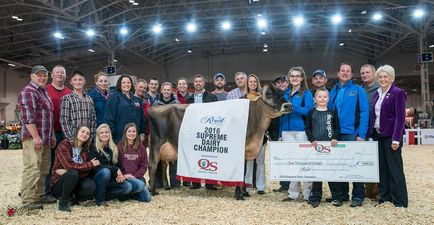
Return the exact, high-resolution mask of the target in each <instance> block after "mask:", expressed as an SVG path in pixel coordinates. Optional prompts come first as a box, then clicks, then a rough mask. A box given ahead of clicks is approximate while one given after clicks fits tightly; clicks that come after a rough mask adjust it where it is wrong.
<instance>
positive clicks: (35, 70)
mask: <svg viewBox="0 0 434 225" xmlns="http://www.w3.org/2000/svg"><path fill="white" fill-rule="evenodd" d="M39 71H45V72H46V73H48V70H47V68H45V66H42V65H36V66H34V67H33V68H32V74H36V73H37V72H39Z"/></svg>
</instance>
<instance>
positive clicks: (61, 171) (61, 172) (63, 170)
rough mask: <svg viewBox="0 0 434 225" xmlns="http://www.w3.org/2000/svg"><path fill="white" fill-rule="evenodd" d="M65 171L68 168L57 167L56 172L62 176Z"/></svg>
mask: <svg viewBox="0 0 434 225" xmlns="http://www.w3.org/2000/svg"><path fill="white" fill-rule="evenodd" d="M66 172H68V170H65V169H57V170H56V173H57V174H59V175H60V176H62V175H63V174H65V173H66Z"/></svg>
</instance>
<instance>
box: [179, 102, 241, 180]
mask: <svg viewBox="0 0 434 225" xmlns="http://www.w3.org/2000/svg"><path fill="white" fill-rule="evenodd" d="M248 114H249V100H247V99H237V100H228V101H221V102H212V103H203V104H191V105H190V106H188V107H187V109H186V111H185V114H184V118H183V120H182V124H181V128H180V131H179V139H178V140H179V143H178V169H177V177H178V178H182V179H183V180H184V181H193V182H199V181H200V180H201V179H205V180H206V183H210V184H213V183H222V184H223V185H227V186H234V185H240V184H242V183H243V180H244V179H243V178H244V152H245V141H246V129H247V120H248Z"/></svg>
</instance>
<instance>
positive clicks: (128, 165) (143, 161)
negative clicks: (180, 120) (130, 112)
mask: <svg viewBox="0 0 434 225" xmlns="http://www.w3.org/2000/svg"><path fill="white" fill-rule="evenodd" d="M118 148H119V160H120V161H122V172H123V173H124V177H125V180H126V181H127V182H128V183H130V184H131V186H132V190H131V192H130V197H131V198H133V199H136V200H138V201H140V202H150V201H151V193H150V192H149V190H148V188H147V187H146V185H145V183H146V182H145V179H144V175H145V173H146V171H147V170H148V156H147V154H146V150H145V146H143V145H142V144H141V141H140V137H139V135H138V134H137V126H136V125H135V124H134V123H128V124H127V125H125V129H124V134H123V136H122V140H121V141H120V142H119V144H118Z"/></svg>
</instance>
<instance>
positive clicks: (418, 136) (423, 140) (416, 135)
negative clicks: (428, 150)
mask: <svg viewBox="0 0 434 225" xmlns="http://www.w3.org/2000/svg"><path fill="white" fill-rule="evenodd" d="M403 142H404V144H407V145H434V129H405V134H404V137H403Z"/></svg>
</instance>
